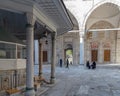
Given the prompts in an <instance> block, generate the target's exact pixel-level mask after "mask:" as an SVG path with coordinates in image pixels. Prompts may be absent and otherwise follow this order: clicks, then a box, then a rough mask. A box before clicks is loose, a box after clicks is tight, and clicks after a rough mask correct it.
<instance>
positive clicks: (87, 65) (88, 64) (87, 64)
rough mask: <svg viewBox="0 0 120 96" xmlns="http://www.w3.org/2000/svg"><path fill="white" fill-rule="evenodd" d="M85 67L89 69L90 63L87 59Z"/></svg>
mask: <svg viewBox="0 0 120 96" xmlns="http://www.w3.org/2000/svg"><path fill="white" fill-rule="evenodd" d="M86 67H87V68H88V69H90V63H89V61H87V63H86Z"/></svg>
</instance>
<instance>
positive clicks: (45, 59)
mask: <svg viewBox="0 0 120 96" xmlns="http://www.w3.org/2000/svg"><path fill="white" fill-rule="evenodd" d="M47 57H48V56H47V51H43V62H47V59H48V58H47Z"/></svg>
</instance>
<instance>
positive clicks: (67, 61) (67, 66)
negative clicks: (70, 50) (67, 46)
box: [60, 59, 72, 68]
mask: <svg viewBox="0 0 120 96" xmlns="http://www.w3.org/2000/svg"><path fill="white" fill-rule="evenodd" d="M62 62H63V61H62V59H60V67H62ZM69 63H70V64H72V63H71V62H69V60H68V59H67V60H66V68H69Z"/></svg>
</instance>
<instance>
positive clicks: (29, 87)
mask: <svg viewBox="0 0 120 96" xmlns="http://www.w3.org/2000/svg"><path fill="white" fill-rule="evenodd" d="M26 16H27V25H26V27H27V32H26V38H27V39H26V43H27V65H26V93H25V96H35V91H34V81H33V77H34V54H33V52H34V44H33V42H34V23H35V17H34V15H33V14H30V13H27V14H26Z"/></svg>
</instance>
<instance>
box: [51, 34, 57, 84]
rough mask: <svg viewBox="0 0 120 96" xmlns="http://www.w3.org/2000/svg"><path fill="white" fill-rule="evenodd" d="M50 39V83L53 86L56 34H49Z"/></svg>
mask: <svg viewBox="0 0 120 96" xmlns="http://www.w3.org/2000/svg"><path fill="white" fill-rule="evenodd" d="M51 39H52V54H51V60H52V61H51V79H50V83H51V84H54V83H55V59H56V58H55V56H56V55H55V54H56V44H55V43H56V42H55V39H56V33H55V32H52V33H51Z"/></svg>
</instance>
